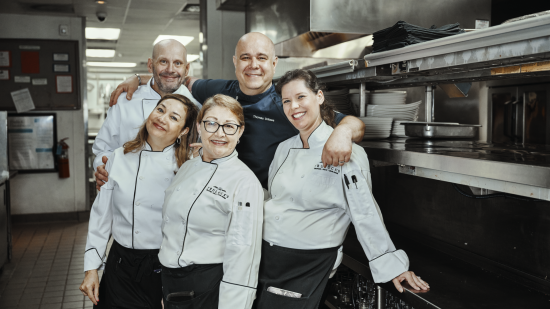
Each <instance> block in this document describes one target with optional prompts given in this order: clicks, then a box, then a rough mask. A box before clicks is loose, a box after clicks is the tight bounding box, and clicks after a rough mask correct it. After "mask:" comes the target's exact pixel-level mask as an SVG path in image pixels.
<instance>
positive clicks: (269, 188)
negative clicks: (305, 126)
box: [267, 121, 324, 192]
mask: <svg viewBox="0 0 550 309" xmlns="http://www.w3.org/2000/svg"><path fill="white" fill-rule="evenodd" d="M323 122H324V121H322V122H321V123H320V124H319V125H318V126H317V128H315V130H313V132H311V134H310V135H309V136H308V137H307V141H308V143H307V144H308V145H309V138H310V137H311V136H312V135H313V133H314V132H315V131H316V130H317V129H318V128H319V127H320V126H321V124H323ZM298 138H299V139H300V142H302V148H290V149H288V153H287V154H286V158H285V160H284V161H283V163H281V165H280V166H279V168H278V169H277V171H276V172H275V176H273V178H272V179H271V183H270V184H268V185H267V189H268V190H269V192H271V186H272V185H273V180H274V179H275V177H276V176H277V174H278V173H279V170H280V169H281V167H283V165H285V162H286V159H288V156H289V155H290V151H291V150H294V149H297V150H303V149H310V148H305V147H304V142H303V141H302V137H301V136H298Z"/></svg>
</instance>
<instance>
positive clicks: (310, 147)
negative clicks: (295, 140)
mask: <svg viewBox="0 0 550 309" xmlns="http://www.w3.org/2000/svg"><path fill="white" fill-rule="evenodd" d="M323 122H325V121H324V120H321V123H320V124H319V125H318V126H317V128H315V130H313V131H312V132H311V134H310V135H309V136H308V137H307V145H308V146H309V138H310V137H311V136H312V135H313V133H315V131H317V129H319V127H320V126H321V125H322V124H323ZM300 142H302V149H310V148H311V147H308V148H306V147H304V142H303V141H302V137H300ZM325 143H326V142H325Z"/></svg>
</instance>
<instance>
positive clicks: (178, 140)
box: [176, 136, 181, 145]
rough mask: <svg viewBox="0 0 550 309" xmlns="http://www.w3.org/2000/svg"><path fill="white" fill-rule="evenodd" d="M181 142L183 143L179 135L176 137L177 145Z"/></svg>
mask: <svg viewBox="0 0 550 309" xmlns="http://www.w3.org/2000/svg"><path fill="white" fill-rule="evenodd" d="M179 144H181V138H179V136H178V138H176V145H179Z"/></svg>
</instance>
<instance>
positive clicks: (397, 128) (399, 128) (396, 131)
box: [391, 120, 407, 137]
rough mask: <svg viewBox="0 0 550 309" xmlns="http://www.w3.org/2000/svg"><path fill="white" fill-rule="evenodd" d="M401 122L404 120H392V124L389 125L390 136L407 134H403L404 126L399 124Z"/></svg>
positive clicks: (404, 135)
mask: <svg viewBox="0 0 550 309" xmlns="http://www.w3.org/2000/svg"><path fill="white" fill-rule="evenodd" d="M401 122H404V121H403V120H396V121H394V122H393V125H392V127H391V136H394V137H407V135H406V134H405V126H403V125H401Z"/></svg>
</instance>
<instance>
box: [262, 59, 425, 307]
mask: <svg viewBox="0 0 550 309" xmlns="http://www.w3.org/2000/svg"><path fill="white" fill-rule="evenodd" d="M276 91H277V93H278V94H280V95H281V98H282V102H283V110H284V113H285V115H286V117H287V118H288V120H289V121H290V123H292V125H294V127H295V128H296V129H297V130H298V131H299V132H300V133H299V134H297V135H296V136H294V137H292V138H289V139H287V140H286V141H284V142H282V143H281V144H279V146H278V147H277V151H276V152H275V157H274V159H273V162H272V163H271V166H270V168H269V182H268V192H269V194H270V196H269V199H268V200H267V201H266V202H265V206H264V233H263V240H264V242H263V245H262V260H261V264H260V272H259V277H258V281H259V283H258V299H257V308H258V309H279V308H285V309H294V308H300V309H314V308H318V307H319V302H320V300H321V297H322V294H323V290H324V289H325V286H326V284H327V280H328V278H329V276H330V273H331V271H332V270H333V267H334V265H335V264H338V262H337V258H338V255H339V253H338V251H339V248H340V247H341V245H342V243H343V241H344V238H345V237H346V233H347V231H348V228H349V226H350V223H351V222H353V225H354V226H355V230H356V233H357V236H358V239H359V241H360V243H361V245H362V247H363V250H364V251H365V254H366V255H367V257H368V258H369V261H370V262H369V266H370V269H371V272H372V274H373V278H374V281H375V282H388V281H392V282H393V284H394V285H395V287H396V288H397V289H398V290H399V291H400V292H402V291H403V288H402V286H401V284H400V283H401V282H402V281H404V280H407V282H408V283H409V284H410V285H411V286H412V287H413V288H415V289H417V290H420V289H423V290H426V289H428V288H429V286H428V284H427V283H426V282H424V281H422V280H421V279H420V278H419V277H416V276H415V274H414V273H413V272H410V271H408V269H409V259H408V258H407V254H405V252H404V251H403V250H397V249H396V248H395V246H394V244H393V243H392V241H391V239H390V237H389V234H388V232H387V231H386V228H385V226H384V221H383V220H382V215H381V213H380V209H379V207H378V204H377V203H376V200H375V199H374V197H373V196H372V193H371V188H372V186H371V179H370V171H369V162H368V158H367V154H366V153H365V150H364V149H363V148H362V147H360V146H357V145H353V149H352V153H351V158H350V160H349V162H338V163H340V165H337V166H330V165H329V166H324V165H323V163H322V162H321V153H322V150H323V147H324V146H325V143H326V142H327V139H328V138H329V136H330V135H331V133H332V131H333V130H334V129H333V126H334V123H333V122H332V120H333V119H334V114H333V113H334V112H333V111H332V108H330V106H328V105H327V102H325V98H324V95H323V91H322V85H321V84H320V83H319V82H318V80H317V77H316V76H315V74H313V73H312V72H311V71H307V70H301V69H299V70H294V71H289V72H287V73H286V74H285V75H283V76H282V77H281V78H280V79H279V81H278V83H277V86H276Z"/></svg>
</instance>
